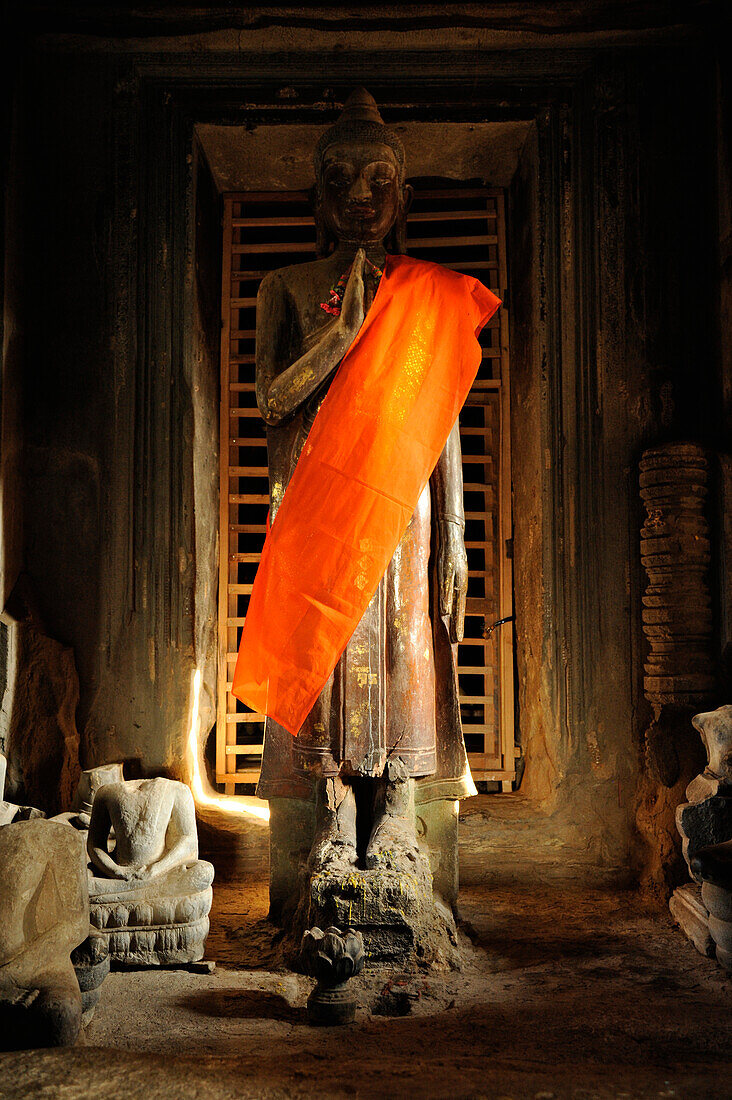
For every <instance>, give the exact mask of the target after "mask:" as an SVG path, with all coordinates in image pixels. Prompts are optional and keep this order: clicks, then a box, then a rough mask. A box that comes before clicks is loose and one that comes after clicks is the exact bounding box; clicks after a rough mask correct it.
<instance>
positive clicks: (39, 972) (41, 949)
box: [0, 820, 89, 1050]
mask: <svg viewBox="0 0 732 1100" xmlns="http://www.w3.org/2000/svg"><path fill="white" fill-rule="evenodd" d="M0 879H2V882H3V884H4V889H3V890H2V891H0V1049H5V1050H13V1049H20V1048H23V1047H43V1046H62V1045H65V1044H68V1043H74V1042H75V1041H76V1038H77V1036H78V1034H79V1028H80V1027H81V1023H82V996H81V992H80V989H79V982H78V981H77V977H76V973H75V971H74V967H73V965H72V962H71V957H70V956H71V953H72V951H73V950H74V949H75V948H77V947H78V946H79V945H80V944H82V943H83V942H84V940H85V939H86V938H87V936H88V934H89V895H88V892H87V871H86V856H85V852H84V843H83V840H82V838H81V837H80V836H79V834H78V833H76V832H74V831H73V830H71V829H69V828H68V827H67V826H65V825H63V824H62V823H60V822H53V821H44V820H35V821H20V822H14V823H12V824H10V825H6V826H3V827H2V828H0Z"/></svg>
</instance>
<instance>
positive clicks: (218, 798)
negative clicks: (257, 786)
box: [188, 668, 269, 823]
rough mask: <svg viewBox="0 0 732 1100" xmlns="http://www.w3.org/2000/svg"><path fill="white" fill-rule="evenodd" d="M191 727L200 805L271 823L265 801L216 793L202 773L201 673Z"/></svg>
mask: <svg viewBox="0 0 732 1100" xmlns="http://www.w3.org/2000/svg"><path fill="white" fill-rule="evenodd" d="M191 696H192V698H191V725H190V729H189V730H188V774H189V775H190V777H191V790H192V791H193V798H194V799H195V802H196V805H197V806H210V807H212V808H214V809H216V810H219V811H220V812H221V813H225V814H246V815H247V816H248V817H252V818H254V819H255V821H261V822H262V823H266V822H268V821H269V806H268V805H267V803H266V802H265V801H264V800H263V799H261V798H255V797H254V796H253V795H244V796H243V797H238V798H235V797H233V796H229V795H220V794H215V793H214V791H213V790H212V788H211V786H210V784H209V783H208V781H207V780H205V779H204V778H203V776H202V774H201V767H200V763H199V753H198V736H199V729H198V726H199V716H200V705H201V670H200V668H197V669H196V671H195V672H194V674H193V682H192V685H191Z"/></svg>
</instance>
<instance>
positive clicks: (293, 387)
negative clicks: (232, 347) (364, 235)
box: [257, 251, 365, 424]
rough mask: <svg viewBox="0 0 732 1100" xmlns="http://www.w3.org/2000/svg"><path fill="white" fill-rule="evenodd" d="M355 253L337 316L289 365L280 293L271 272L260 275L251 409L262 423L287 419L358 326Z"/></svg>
mask: <svg viewBox="0 0 732 1100" xmlns="http://www.w3.org/2000/svg"><path fill="white" fill-rule="evenodd" d="M364 260H365V254H364V253H362V251H359V253H358V255H357V256H356V259H355V261H354V264H353V267H352V269H351V275H350V277H349V280H348V285H347V287H346V291H345V294H344V296H343V306H342V309H341V314H340V316H339V317H338V318H337V320H336V321H335V323H334V324H331V325H328V326H326V327H325V328H324V330H323V335H322V336H321V338H320V339H319V340H317V342H316V343H315V344H313V346H312V347H311V348H309V349H308V350H307V351H306V352H305V354H304V355H301V356H300V358H299V359H297V360H296V361H295V362H294V363H291V364H286V363H283V357H284V355H286V349H285V348H283V344H285V338H286V334H287V333H288V332H289V325H288V321H287V302H286V291H285V288H284V286H283V285H282V281H281V277H280V276H279V275H278V274H277V272H273V273H272V274H271V275H268V276H265V278H264V279H263V280H262V284H261V286H260V288H259V294H258V295H257V405H258V406H259V411H260V412H261V414H262V417H263V418H264V421H265V423H267V424H279V422H280V421H281V420H285V419H286V418H287V417H288V416H291V415H292V414H293V413H294V412H296V410H297V409H298V408H299V407H300V405H302V403H303V402H304V401H306V400H307V399H308V397H310V395H311V394H313V393H315V391H316V390H317V389H319V387H320V386H321V385H322V384H323V382H325V380H326V379H327V378H328V376H329V375H331V374H332V373H333V371H334V370H335V369H336V367H337V366H338V364H339V363H340V361H341V359H342V358H343V356H344V355H345V354H346V352H347V351H348V349H349V347H350V346H351V344H352V343H353V341H354V339H355V337H356V335H357V334H358V331H359V329H360V327H361V324H362V323H363V317H364V312H363V266H364Z"/></svg>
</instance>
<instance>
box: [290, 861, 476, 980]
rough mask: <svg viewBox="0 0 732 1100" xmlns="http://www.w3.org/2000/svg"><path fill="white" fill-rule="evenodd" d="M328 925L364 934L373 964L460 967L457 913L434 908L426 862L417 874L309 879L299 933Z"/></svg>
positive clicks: (323, 874)
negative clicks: (417, 961) (418, 963)
mask: <svg viewBox="0 0 732 1100" xmlns="http://www.w3.org/2000/svg"><path fill="white" fill-rule="evenodd" d="M314 924H315V925H319V926H320V927H321V928H325V927H328V926H329V925H337V926H338V927H341V928H342V927H346V926H348V927H351V928H354V929H356V930H357V931H359V932H361V934H362V935H363V939H364V944H365V948H366V958H367V962H368V963H400V964H403V963H407V962H409V961H410V960H411V959H415V958H419V959H421V960H423V961H425V962H429V963H438V964H441V965H447V966H451V967H458V966H459V964H460V957H459V953H458V944H457V933H456V930H455V923H454V920H453V918H452V914H451V913H450V912H449V911H448V909H447V908H446V907H445V906H443V905H437V904H435V900H434V898H433V894H432V876H431V875H430V872H429V868H428V867H427V864H426V861H425V860H423V861H421V865H419V866H418V869H417V873H415V872H414V870H412V871H407V870H403V871H393V870H385V869H380V868H377V869H375V870H358V869H355V868H354V869H353V870H351V871H350V872H348V873H346V874H344V873H340V872H334V871H329V870H324V871H320V872H318V873H316V874H313V875H309V876H305V879H304V881H303V886H302V893H301V899H300V906H299V908H298V913H297V915H296V920H295V925H296V929H304V928H309V927H311V925H314Z"/></svg>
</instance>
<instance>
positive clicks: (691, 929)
mask: <svg viewBox="0 0 732 1100" xmlns="http://www.w3.org/2000/svg"><path fill="white" fill-rule="evenodd" d="M668 907H669V909H670V910H671V915H672V917H673V918H674V920H675V921H676V922H677V924H679V925H680V927H681V930H682V932H683V933H684V935H685V936H686V937H687V939H688V940H689V941H690V942H691V943H692V944H693V945H694V947H695V948H696V949H697V951H698V952H699V953H700V954H701V955H704V956H705V957H706V958H707V959H713V958H714V956H715V946H714V940H713V939H712V934H711V932H710V931H709V913H708V912H707V908H706V906H705V905H704V902H703V901H702V897H701V887H700V886H697V884H696V883H695V882H689V883H687V884H686V885H685V886H679V887H678V888H677V889H676V890H674V892H673V894H672V895H671V899H670V901H669V903H668Z"/></svg>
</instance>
